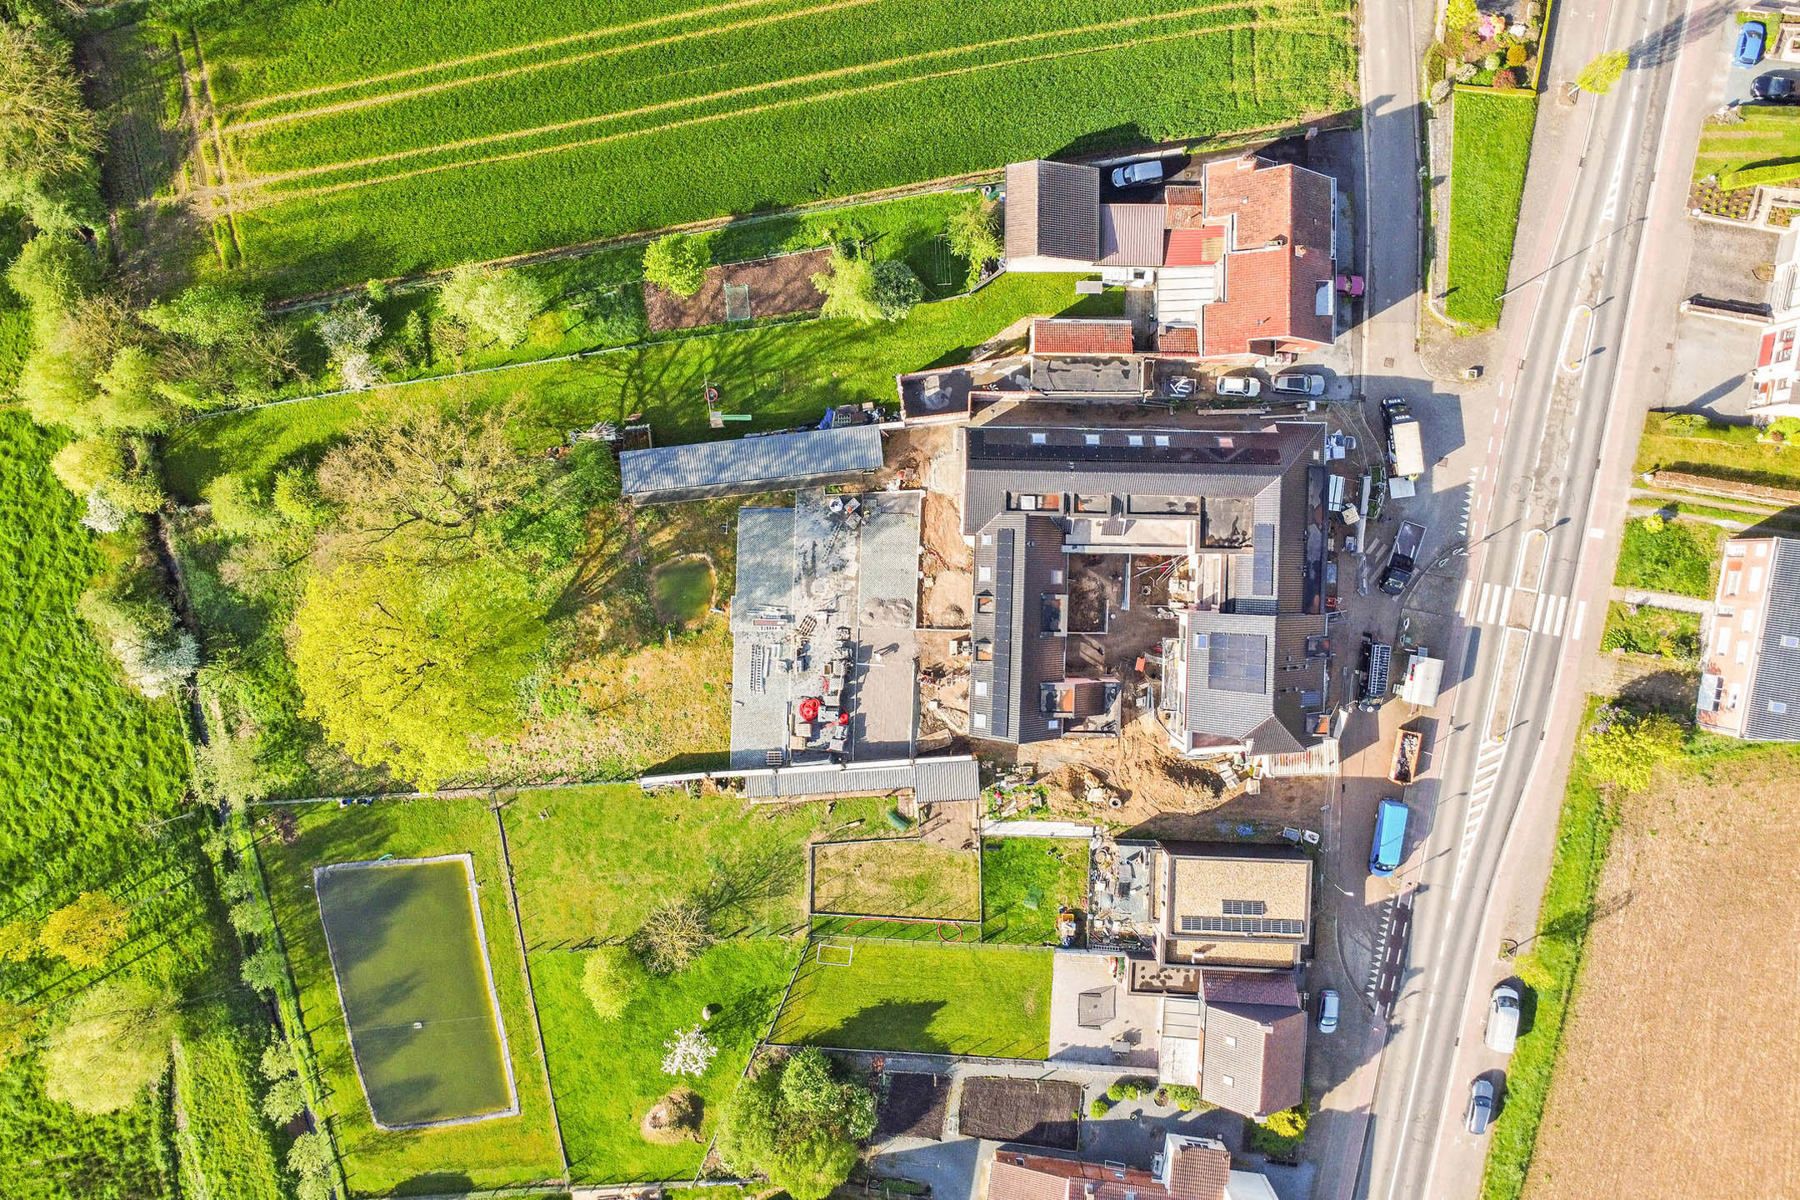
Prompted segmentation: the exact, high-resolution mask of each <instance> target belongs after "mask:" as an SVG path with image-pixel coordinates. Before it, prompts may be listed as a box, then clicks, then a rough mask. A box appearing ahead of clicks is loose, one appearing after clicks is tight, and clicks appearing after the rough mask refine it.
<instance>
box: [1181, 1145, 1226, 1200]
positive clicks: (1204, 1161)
mask: <svg viewBox="0 0 1800 1200" xmlns="http://www.w3.org/2000/svg"><path fill="white" fill-rule="evenodd" d="M1229 1182H1231V1151H1229V1150H1227V1149H1225V1148H1224V1147H1223V1146H1193V1145H1183V1146H1179V1147H1177V1149H1176V1151H1175V1161H1174V1162H1173V1163H1171V1164H1170V1165H1169V1188H1168V1190H1169V1195H1170V1197H1171V1198H1172V1200H1225V1185H1226V1184H1228V1183H1229Z"/></svg>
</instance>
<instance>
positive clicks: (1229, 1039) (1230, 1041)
mask: <svg viewBox="0 0 1800 1200" xmlns="http://www.w3.org/2000/svg"><path fill="white" fill-rule="evenodd" d="M1225 1044H1226V1045H1227V1046H1230V1047H1231V1048H1232V1049H1233V1050H1235V1049H1237V1038H1235V1037H1233V1036H1232V1035H1231V1034H1229V1033H1228V1034H1226V1035H1225Z"/></svg>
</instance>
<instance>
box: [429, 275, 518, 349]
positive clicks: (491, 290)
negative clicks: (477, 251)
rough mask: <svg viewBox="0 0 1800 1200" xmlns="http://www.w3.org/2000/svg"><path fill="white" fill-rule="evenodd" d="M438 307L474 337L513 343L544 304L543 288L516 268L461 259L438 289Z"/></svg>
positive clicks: (515, 342) (514, 344)
mask: <svg viewBox="0 0 1800 1200" xmlns="http://www.w3.org/2000/svg"><path fill="white" fill-rule="evenodd" d="M438 307H439V308H440V309H441V310H442V311H443V312H444V314H445V315H446V316H448V317H449V318H450V319H452V320H453V321H456V322H457V323H458V324H460V325H461V326H462V327H463V328H465V329H467V330H468V331H469V332H470V333H471V334H473V335H474V336H476V337H480V338H485V339H486V340H488V341H490V342H493V343H494V344H496V345H499V346H516V345H518V344H519V343H520V342H522V341H524V340H525V335H526V333H528V332H529V331H530V328H531V318H533V317H535V316H537V314H538V313H539V311H541V310H542V309H543V307H544V292H543V289H542V288H540V287H539V286H538V285H537V283H536V282H534V281H533V280H531V279H529V278H527V277H526V276H525V275H524V274H523V273H521V272H519V271H497V270H495V269H494V268H492V267H483V266H478V265H476V264H474V263H465V264H463V265H462V266H460V267H458V268H456V270H454V271H452V272H450V278H449V279H447V280H445V281H444V286H443V287H442V288H440V289H439V290H438Z"/></svg>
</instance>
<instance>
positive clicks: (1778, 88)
mask: <svg viewBox="0 0 1800 1200" xmlns="http://www.w3.org/2000/svg"><path fill="white" fill-rule="evenodd" d="M1750 98H1751V99H1753V100H1761V101H1762V102H1763V103H1765V104H1800V87H1796V86H1795V85H1794V81H1793V79H1792V77H1790V76H1787V75H1758V76H1757V77H1756V78H1755V79H1752V80H1751V81H1750Z"/></svg>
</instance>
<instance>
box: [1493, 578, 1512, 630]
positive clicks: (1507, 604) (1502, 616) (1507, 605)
mask: <svg viewBox="0 0 1800 1200" xmlns="http://www.w3.org/2000/svg"><path fill="white" fill-rule="evenodd" d="M1515 590H1517V589H1515V588H1510V587H1509V588H1507V589H1506V595H1505V596H1504V597H1502V598H1501V601H1500V609H1499V611H1498V612H1496V613H1495V614H1494V619H1495V620H1496V621H1498V622H1500V624H1502V625H1504V624H1506V621H1507V618H1509V617H1511V616H1512V600H1513V592H1514V591H1515Z"/></svg>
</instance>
